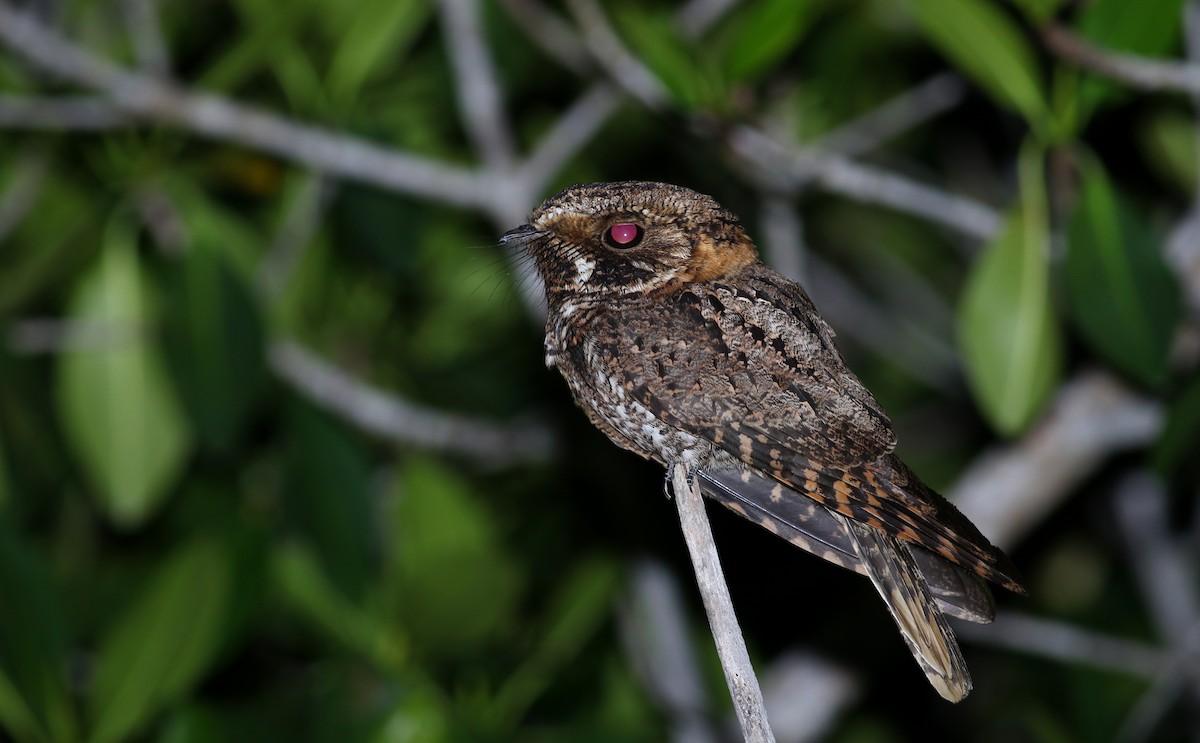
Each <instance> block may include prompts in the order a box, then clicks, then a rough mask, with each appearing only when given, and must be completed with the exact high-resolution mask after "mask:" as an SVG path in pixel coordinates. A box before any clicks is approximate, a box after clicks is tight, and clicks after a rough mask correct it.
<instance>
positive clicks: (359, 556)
mask: <svg viewBox="0 0 1200 743" xmlns="http://www.w3.org/2000/svg"><path fill="white" fill-rule="evenodd" d="M286 420H287V421H288V430H289V432H290V434H291V440H290V442H289V447H288V467H287V473H288V479H287V482H286V486H285V490H286V493H285V500H284V502H285V504H286V505H287V509H288V514H287V515H288V520H289V521H290V522H291V525H292V526H293V528H295V529H296V531H298V532H299V534H300V535H301V536H302V537H303V538H304V540H305V541H306V542H307V543H308V544H309V545H311V546H312V548H313V549H314V550H315V552H316V554H317V557H318V558H319V560H320V563H321V566H322V567H323V568H324V569H325V571H326V575H327V576H328V578H329V580H331V581H332V582H333V584H334V585H335V586H337V588H338V590H340V591H341V592H342V593H343V594H344V595H345V596H347V597H348V598H350V599H351V600H358V599H361V598H362V597H363V595H364V592H365V590H366V586H367V580H368V576H369V572H370V568H371V545H372V544H373V543H374V541H375V540H374V532H373V530H372V529H371V504H370V501H369V500H368V488H369V485H370V483H369V481H370V477H371V473H370V470H369V463H368V461H367V458H366V456H365V455H364V454H363V452H362V450H361V449H360V447H359V446H358V445H357V443H356V441H355V440H354V439H353V438H351V437H350V436H349V435H348V434H347V433H346V432H345V431H344V430H343V429H342V428H341V427H340V426H338V425H335V424H334V423H333V422H332V421H330V420H329V419H328V418H327V417H326V416H325V415H324V414H323V413H320V412H318V411H316V410H314V409H313V408H311V407H309V406H308V405H307V404H304V403H300V402H295V403H293V404H290V405H289V406H288V415H287V418H286Z"/></svg>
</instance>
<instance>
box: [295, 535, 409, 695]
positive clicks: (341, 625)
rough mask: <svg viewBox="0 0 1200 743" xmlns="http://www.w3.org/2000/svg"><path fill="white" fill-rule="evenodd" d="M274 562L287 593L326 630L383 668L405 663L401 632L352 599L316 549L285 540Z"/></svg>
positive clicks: (307, 615) (396, 666) (404, 647)
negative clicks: (327, 571)
mask: <svg viewBox="0 0 1200 743" xmlns="http://www.w3.org/2000/svg"><path fill="white" fill-rule="evenodd" d="M273 565H274V574H275V579H276V582H277V583H278V585H279V586H280V587H281V588H282V590H283V592H284V595H285V596H287V597H288V599H289V600H291V602H292V603H293V604H294V605H295V606H296V607H297V608H298V609H299V610H300V611H301V613H302V614H303V615H304V616H306V617H307V618H308V619H309V620H310V621H311V622H312V623H313V624H315V625H316V626H317V627H319V628H320V629H321V630H322V631H323V632H325V633H326V634H328V635H329V636H330V637H332V638H334V639H335V640H337V641H338V642H340V643H341V644H343V645H345V646H346V647H348V648H350V649H351V650H353V651H354V652H356V653H358V654H359V655H361V656H362V657H364V658H366V659H368V660H370V661H371V662H373V663H375V664H376V665H378V666H380V667H381V668H385V669H390V670H393V671H394V670H396V669H399V668H401V667H402V666H403V664H404V660H405V658H406V643H405V640H404V637H403V636H402V635H401V633H400V632H399V631H398V630H397V629H396V628H394V626H389V625H390V623H388V622H384V621H382V620H381V619H379V618H378V617H377V616H376V615H375V614H374V613H373V612H369V611H367V610H365V609H364V608H362V607H360V606H357V605H356V604H353V603H351V602H350V601H348V600H347V599H346V596H345V594H343V593H342V592H341V591H339V590H338V589H337V588H336V587H335V586H333V584H331V583H330V582H329V579H328V578H327V577H326V576H325V572H324V571H323V570H322V569H321V565H320V563H318V562H317V559H316V555H315V554H313V552H312V550H310V549H307V548H306V547H304V546H303V545H300V544H295V543H291V544H285V545H283V546H282V547H280V548H279V549H278V551H277V552H276V554H275V560H274V563H273Z"/></svg>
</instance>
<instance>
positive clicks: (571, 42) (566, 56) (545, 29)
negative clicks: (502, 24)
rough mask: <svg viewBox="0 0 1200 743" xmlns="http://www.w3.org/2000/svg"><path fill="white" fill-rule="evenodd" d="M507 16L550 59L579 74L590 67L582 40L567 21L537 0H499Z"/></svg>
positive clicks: (590, 68) (589, 60) (589, 59)
mask: <svg viewBox="0 0 1200 743" xmlns="http://www.w3.org/2000/svg"><path fill="white" fill-rule="evenodd" d="M499 4H500V6H501V7H503V8H504V10H505V12H506V13H508V16H509V18H511V19H512V21H513V22H514V23H516V24H517V25H518V26H520V27H521V30H522V31H524V32H525V36H526V37H528V39H529V40H530V41H531V42H533V43H534V44H535V45H536V46H538V47H539V48H540V49H541V50H542V51H543V52H545V53H546V54H547V55H548V56H549V57H550V58H551V59H554V60H556V61H557V62H558V63H559V64H561V65H562V66H563V67H566V68H567V69H569V70H571V71H572V72H574V73H575V74H577V75H583V74H586V73H588V72H591V70H592V67H593V65H592V58H591V56H590V55H589V54H588V53H587V51H586V50H585V49H584V47H583V40H582V39H580V38H579V34H577V33H575V29H573V28H571V26H570V24H568V23H567V22H566V21H564V20H563V19H562V18H560V17H559V16H558V14H557V13H555V12H554V11H552V10H550V9H549V8H547V7H546V6H545V5H543V4H542V3H540V2H538V0H499Z"/></svg>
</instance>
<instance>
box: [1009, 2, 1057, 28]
mask: <svg viewBox="0 0 1200 743" xmlns="http://www.w3.org/2000/svg"><path fill="white" fill-rule="evenodd" d="M1066 3H1067V0H1013V5H1015V6H1017V7H1018V8H1020V10H1021V12H1022V13H1024V14H1025V17H1026V18H1028V19H1029V20H1030V21H1032V22H1033V23H1035V24H1038V25H1041V24H1042V23H1045V22H1046V21H1049V20H1050V19H1051V18H1053V17H1054V16H1055V14H1057V13H1058V11H1059V9H1060V8H1062V6H1064V5H1066Z"/></svg>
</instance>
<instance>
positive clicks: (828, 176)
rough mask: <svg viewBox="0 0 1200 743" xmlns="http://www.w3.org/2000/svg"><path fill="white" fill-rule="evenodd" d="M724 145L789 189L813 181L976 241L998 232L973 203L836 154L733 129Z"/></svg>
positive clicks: (994, 215)
mask: <svg viewBox="0 0 1200 743" xmlns="http://www.w3.org/2000/svg"><path fill="white" fill-rule="evenodd" d="M728 144H729V147H730V148H731V149H732V150H733V152H734V153H735V154H737V155H738V156H740V157H743V158H745V159H746V160H747V161H749V162H751V163H753V164H754V165H755V166H756V167H759V168H761V169H763V170H765V171H767V172H772V173H774V174H776V176H777V177H778V178H779V179H780V180H781V181H782V182H784V183H786V184H788V185H790V186H792V187H799V186H802V185H805V184H807V183H809V182H812V183H815V184H817V185H819V186H821V187H822V188H824V189H825V190H827V191H830V192H832V193H838V194H842V195H843V196H847V197H849V198H852V199H854V200H856V201H861V202H863V203H868V204H878V205H881V206H887V207H891V208H893V209H896V210H897V211H901V212H906V213H908V214H914V215H916V216H919V217H922V218H924V219H928V220H929V221H931V222H934V223H936V224H942V225H945V226H946V227H949V228H951V229H954V230H957V231H959V232H962V233H963V234H965V235H968V236H970V237H974V238H976V239H979V240H987V239H990V238H992V237H993V236H995V234H996V232H997V231H998V230H999V228H1000V223H1001V216H1000V214H999V213H998V212H997V211H996V210H994V209H992V208H991V207H988V206H985V205H984V204H981V203H979V202H976V201H974V200H972V199H969V198H966V197H964V196H958V195H955V194H951V193H948V192H946V191H942V190H940V189H937V188H934V187H932V186H926V185H924V184H921V183H918V182H916V181H914V180H911V179H909V178H905V177H903V176H900V175H897V174H895V173H889V172H887V171H885V170H880V169H879V168H874V167H871V166H869V165H863V164H861V163H855V162H852V161H850V160H848V159H846V158H843V157H840V156H837V155H832V154H829V153H824V152H817V151H814V150H800V151H796V150H794V149H792V148H788V147H785V146H783V145H781V144H779V143H778V142H776V141H775V140H773V139H771V138H770V137H768V136H767V135H766V134H764V133H763V132H762V131H760V130H757V129H754V128H753V127H749V126H739V127H735V128H734V129H733V130H732V131H731V133H730V135H729V138H728Z"/></svg>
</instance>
